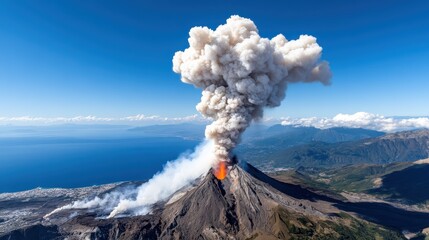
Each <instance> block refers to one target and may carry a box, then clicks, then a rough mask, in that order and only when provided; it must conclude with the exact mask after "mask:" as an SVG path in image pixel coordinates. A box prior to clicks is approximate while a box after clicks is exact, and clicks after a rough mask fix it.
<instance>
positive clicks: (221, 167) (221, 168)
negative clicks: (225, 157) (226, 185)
mask: <svg viewBox="0 0 429 240" xmlns="http://www.w3.org/2000/svg"><path fill="white" fill-rule="evenodd" d="M227 173H228V169H227V165H226V162H225V161H219V164H218V166H217V168H216V169H214V172H213V174H214V175H215V176H216V178H217V179H219V180H223V179H224V178H225V177H226V174H227Z"/></svg>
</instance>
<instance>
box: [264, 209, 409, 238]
mask: <svg viewBox="0 0 429 240" xmlns="http://www.w3.org/2000/svg"><path fill="white" fill-rule="evenodd" d="M272 221H273V224H272V225H273V232H274V233H275V234H276V236H275V237H277V238H280V239H326V240H328V239H356V240H366V239H368V240H372V239H386V240H387V239H389V240H391V239H392V240H393V239H404V238H403V236H402V235H401V234H400V233H397V232H394V231H391V230H388V229H384V228H382V227H381V226H378V225H375V224H372V223H368V222H366V221H363V220H358V219H356V218H354V217H352V216H350V215H348V214H346V213H339V214H338V216H337V217H333V218H332V219H330V220H326V221H315V220H313V219H311V218H307V217H303V216H302V215H296V214H294V213H291V212H288V211H287V210H286V209H284V208H281V207H278V208H276V209H275V212H274V215H273V220H272Z"/></svg>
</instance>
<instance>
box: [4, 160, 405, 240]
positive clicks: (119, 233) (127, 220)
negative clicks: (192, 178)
mask: <svg viewBox="0 0 429 240" xmlns="http://www.w3.org/2000/svg"><path fill="white" fill-rule="evenodd" d="M342 204H345V203H344V202H342V201H341V199H338V198H337V197H333V196H329V195H326V194H321V193H317V192H315V191H311V190H308V189H305V188H303V187H301V186H298V185H293V184H288V183H284V182H280V181H277V180H275V179H274V178H271V177H269V176H267V175H266V174H264V173H263V172H261V171H259V170H258V169H256V168H254V167H253V166H251V165H250V164H247V163H244V164H241V165H238V164H235V165H233V166H230V167H229V169H228V174H227V175H226V177H225V178H224V179H223V180H219V179H218V178H216V176H215V174H214V173H213V172H212V171H210V172H208V173H207V174H206V176H204V177H202V178H201V179H198V180H196V182H195V184H194V185H193V186H191V187H188V188H186V189H182V190H180V191H178V192H176V193H175V194H173V195H172V196H171V197H170V198H169V199H168V200H167V201H165V202H162V203H157V204H156V205H155V206H153V211H152V212H151V213H150V214H147V215H144V216H134V217H120V218H113V219H106V218H102V217H101V218H100V216H97V214H96V213H91V212H80V213H79V214H76V212H74V213H73V216H71V217H70V216H69V217H64V216H67V215H70V214H71V212H67V211H64V212H60V213H57V214H54V215H53V216H51V219H49V221H47V220H45V221H44V222H42V223H40V224H37V225H34V226H31V227H27V228H23V229H18V230H15V231H12V232H10V233H8V234H6V235H3V236H2V237H0V239H64V238H67V239H127V240H128V239H322V238H323V239H338V238H349V239H373V237H372V236H379V237H380V238H381V239H383V238H384V239H402V237H401V235H400V234H399V233H397V232H395V231H392V230H389V229H388V228H385V227H382V226H380V225H378V224H374V223H370V222H368V221H366V220H363V219H361V218H359V217H357V216H356V215H354V214H353V213H350V212H346V211H342V210H340V207H338V206H342ZM76 215H77V216H76Z"/></svg>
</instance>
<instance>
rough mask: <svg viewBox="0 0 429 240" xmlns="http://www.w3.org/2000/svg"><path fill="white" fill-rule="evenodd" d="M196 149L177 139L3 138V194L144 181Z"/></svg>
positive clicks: (0, 150)
mask: <svg viewBox="0 0 429 240" xmlns="http://www.w3.org/2000/svg"><path fill="white" fill-rule="evenodd" d="M197 144H198V142H197V141H194V140H184V139H182V138H175V137H141V138H125V139H109V138H106V139H85V138H65V137H25V138H10V137H8V138H4V139H3V138H0V192H15V191H22V190H28V189H32V188H36V187H43V188H50V187H64V188H73V187H83V186H90V185H97V184H104V183H112V182H118V181H128V180H145V179H148V178H150V177H151V176H152V175H153V174H154V173H156V172H157V171H160V170H161V169H162V166H163V165H164V164H165V163H166V162H167V161H169V160H174V159H176V158H177V157H178V156H179V155H180V154H181V153H183V152H185V151H190V150H192V149H193V148H194V147H195V146H196V145H197Z"/></svg>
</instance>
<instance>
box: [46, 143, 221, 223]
mask: <svg viewBox="0 0 429 240" xmlns="http://www.w3.org/2000/svg"><path fill="white" fill-rule="evenodd" d="M213 151H214V144H213V142H212V141H204V142H203V143H201V144H200V145H199V146H197V147H196V148H195V150H194V151H193V152H192V153H185V154H183V155H182V156H180V157H179V158H178V159H176V160H174V161H170V162H167V164H166V165H165V166H164V169H163V170H162V171H161V172H159V173H157V174H155V175H154V176H153V177H152V178H151V179H150V180H149V181H147V182H146V183H144V184H142V185H141V186H140V187H138V188H137V189H136V188H134V189H133V188H128V189H122V190H121V191H112V192H110V193H107V194H105V195H103V196H100V197H95V198H92V199H84V200H80V201H75V202H73V203H71V204H68V205H65V206H62V207H60V208H57V209H55V210H53V211H52V212H50V213H49V214H47V215H45V217H44V218H45V219H49V218H50V217H51V215H53V214H55V213H58V212H60V211H63V210H67V209H90V210H92V211H95V212H97V213H98V214H99V215H100V216H106V215H108V217H109V218H110V217H115V216H133V215H144V214H147V213H149V212H150V211H151V206H152V205H153V204H154V203H157V202H159V201H163V200H166V199H167V198H168V197H169V196H171V195H172V194H174V193H175V192H176V191H178V190H180V189H182V188H184V187H186V186H189V185H190V184H191V183H192V182H193V181H195V180H196V179H198V178H199V177H201V176H204V175H205V174H206V173H207V172H209V170H210V168H211V167H212V166H213V164H214V163H215V156H214V155H213Z"/></svg>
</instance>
